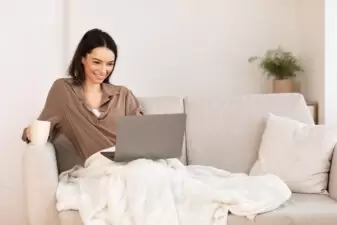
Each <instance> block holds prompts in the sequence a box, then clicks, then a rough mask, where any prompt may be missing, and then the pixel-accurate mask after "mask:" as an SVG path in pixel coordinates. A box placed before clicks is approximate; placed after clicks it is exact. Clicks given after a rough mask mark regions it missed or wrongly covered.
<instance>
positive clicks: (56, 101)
mask: <svg viewBox="0 0 337 225" xmlns="http://www.w3.org/2000/svg"><path fill="white" fill-rule="evenodd" d="M64 96H65V88H64V81H63V80H62V79H58V80H56V81H55V82H54V83H53V85H52V87H51V88H50V90H49V92H48V95H47V99H46V102H45V105H44V107H43V109H42V112H41V113H40V115H39V116H38V118H37V119H38V120H43V121H49V122H50V123H51V126H50V135H49V138H50V139H51V138H53V137H54V136H55V134H56V131H57V129H58V128H59V125H60V122H61V119H62V117H63V109H64V107H63V104H64V102H65V99H64ZM26 129H27V128H25V129H24V131H23V134H22V139H23V140H24V141H27V142H28V140H27V137H26Z"/></svg>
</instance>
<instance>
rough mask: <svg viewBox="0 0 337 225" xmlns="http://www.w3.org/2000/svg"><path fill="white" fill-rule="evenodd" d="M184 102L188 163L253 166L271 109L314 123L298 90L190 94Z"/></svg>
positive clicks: (239, 167) (235, 168)
mask: <svg viewBox="0 0 337 225" xmlns="http://www.w3.org/2000/svg"><path fill="white" fill-rule="evenodd" d="M184 104H185V111H186V113H187V128H186V139H187V160H188V164H199V165H209V166H215V167H217V168H220V169H225V170H227V171H230V172H239V173H248V172H249V170H250V169H251V167H252V165H253V163H254V162H255V160H256V158H257V152H258V149H259V143H260V140H261V136H262V133H263V130H264V121H265V119H266V116H267V115H268V113H274V114H275V115H280V116H287V117H290V118H293V119H297V120H299V121H302V122H304V123H308V124H313V123H314V121H313V118H312V116H311V114H310V111H309V109H308V107H307V105H306V102H305V100H304V97H303V96H302V95H301V94H297V93H291V94H251V95H245V96H238V97H232V98H225V97H221V98H220V97H217V98H215V97H188V98H186V99H185V100H184ZM280 135H282V134H280Z"/></svg>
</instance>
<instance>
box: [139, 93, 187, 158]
mask: <svg viewBox="0 0 337 225" xmlns="http://www.w3.org/2000/svg"><path fill="white" fill-rule="evenodd" d="M138 100H139V103H140V105H141V107H142V109H143V111H144V114H145V115H149V114H169V113H184V112H185V110H184V102H183V98H180V97H175V96H173V97H171V96H168V97H165V96H163V97H159V96H158V97H141V98H138ZM181 161H182V163H184V164H186V144H185V141H184V142H183V147H182V157H181Z"/></svg>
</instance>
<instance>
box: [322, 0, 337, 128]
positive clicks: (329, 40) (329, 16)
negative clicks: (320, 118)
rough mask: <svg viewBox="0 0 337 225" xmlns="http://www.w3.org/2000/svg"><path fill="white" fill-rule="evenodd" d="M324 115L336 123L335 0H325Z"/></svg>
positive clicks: (336, 3)
mask: <svg viewBox="0 0 337 225" xmlns="http://www.w3.org/2000/svg"><path fill="white" fill-rule="evenodd" d="M324 9H325V16H324V18H325V26H324V28H325V32H324V34H325V38H324V41H325V45H324V46H325V55H324V56H325V57H324V58H325V64H324V65H325V71H324V75H325V76H324V91H323V93H324V96H325V99H324V117H325V123H326V124H331V125H332V124H334V125H337V88H336V87H337V63H336V60H337V13H336V10H337V1H336V0H325V8H324Z"/></svg>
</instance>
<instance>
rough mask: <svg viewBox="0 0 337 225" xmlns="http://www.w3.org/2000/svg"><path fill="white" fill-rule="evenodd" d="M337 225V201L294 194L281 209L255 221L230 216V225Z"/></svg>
mask: <svg viewBox="0 0 337 225" xmlns="http://www.w3.org/2000/svg"><path fill="white" fill-rule="evenodd" d="M271 224H272V225H336V224H337V201H335V200H333V199H332V198H330V197H329V196H327V195H320V194H293V195H292V197H291V199H290V200H289V201H288V202H287V203H286V204H285V205H284V206H283V207H281V208H279V209H277V210H275V211H272V212H269V213H265V214H261V215H258V216H257V217H256V218H255V221H254V222H253V221H251V220H248V219H247V218H245V217H239V216H234V215H230V216H229V218H228V225H271Z"/></svg>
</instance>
